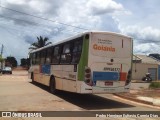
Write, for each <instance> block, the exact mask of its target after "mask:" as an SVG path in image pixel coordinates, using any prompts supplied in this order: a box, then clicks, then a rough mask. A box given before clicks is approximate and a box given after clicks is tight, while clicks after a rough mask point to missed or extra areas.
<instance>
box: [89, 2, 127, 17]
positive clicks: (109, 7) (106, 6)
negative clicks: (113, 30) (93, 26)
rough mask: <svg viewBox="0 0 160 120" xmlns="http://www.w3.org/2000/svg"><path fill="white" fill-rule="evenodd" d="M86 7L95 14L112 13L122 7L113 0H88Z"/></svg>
mask: <svg viewBox="0 0 160 120" xmlns="http://www.w3.org/2000/svg"><path fill="white" fill-rule="evenodd" d="M87 7H88V8H90V12H91V13H93V14H95V15H99V14H106V13H114V12H116V11H121V10H123V9H124V8H123V6H122V4H120V3H116V2H115V1H113V0H89V2H88V3H87Z"/></svg>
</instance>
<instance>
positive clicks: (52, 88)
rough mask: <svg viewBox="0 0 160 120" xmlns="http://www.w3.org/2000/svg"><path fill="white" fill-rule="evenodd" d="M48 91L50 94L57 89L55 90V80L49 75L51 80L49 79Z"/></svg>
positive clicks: (54, 92)
mask: <svg viewBox="0 0 160 120" xmlns="http://www.w3.org/2000/svg"><path fill="white" fill-rule="evenodd" d="M50 92H51V93H52V94H56V92H57V90H56V82H55V79H54V77H51V80H50Z"/></svg>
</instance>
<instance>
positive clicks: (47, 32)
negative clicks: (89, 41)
mask: <svg viewBox="0 0 160 120" xmlns="http://www.w3.org/2000/svg"><path fill="white" fill-rule="evenodd" d="M159 6H160V0H0V49H1V45H2V44H3V45H4V50H3V57H7V56H14V57H15V58H16V59H17V61H18V62H19V63H20V59H21V58H27V56H28V52H29V49H28V48H29V47H30V46H31V44H32V43H33V42H36V41H37V37H39V36H43V37H48V38H49V40H50V41H51V42H52V43H54V42H56V41H59V40H63V39H65V38H68V37H70V36H74V35H76V34H78V33H81V32H84V31H90V30H92V31H93V30H96V31H97V30H99V31H110V32H117V33H121V34H124V35H128V36H131V37H132V38H133V43H134V45H133V51H134V54H145V55H148V54H150V53H159V51H160V22H159V19H160V7H159Z"/></svg>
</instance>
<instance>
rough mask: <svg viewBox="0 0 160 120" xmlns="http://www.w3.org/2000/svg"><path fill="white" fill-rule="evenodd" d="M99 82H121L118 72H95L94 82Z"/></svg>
mask: <svg viewBox="0 0 160 120" xmlns="http://www.w3.org/2000/svg"><path fill="white" fill-rule="evenodd" d="M97 80H119V73H118V72H93V81H97Z"/></svg>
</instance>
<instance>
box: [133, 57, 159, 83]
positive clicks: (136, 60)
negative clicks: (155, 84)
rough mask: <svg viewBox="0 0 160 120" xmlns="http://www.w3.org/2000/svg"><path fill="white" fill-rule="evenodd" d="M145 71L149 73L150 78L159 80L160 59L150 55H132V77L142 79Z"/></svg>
mask: <svg viewBox="0 0 160 120" xmlns="http://www.w3.org/2000/svg"><path fill="white" fill-rule="evenodd" d="M146 73H150V74H151V78H152V80H155V81H157V80H160V61H159V60H158V59H156V58H154V57H152V56H147V55H133V64H132V79H133V80H142V78H143V77H144V76H145V75H146Z"/></svg>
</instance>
